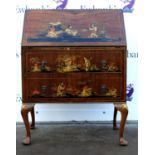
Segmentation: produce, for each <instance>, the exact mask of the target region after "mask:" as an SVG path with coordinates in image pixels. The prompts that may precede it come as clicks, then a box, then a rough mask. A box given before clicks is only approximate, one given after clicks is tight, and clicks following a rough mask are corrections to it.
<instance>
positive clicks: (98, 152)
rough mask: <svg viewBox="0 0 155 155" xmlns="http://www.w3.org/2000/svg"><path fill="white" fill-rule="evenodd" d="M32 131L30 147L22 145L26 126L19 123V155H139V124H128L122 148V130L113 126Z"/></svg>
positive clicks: (49, 127)
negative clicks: (124, 145)
mask: <svg viewBox="0 0 155 155" xmlns="http://www.w3.org/2000/svg"><path fill="white" fill-rule="evenodd" d="M36 127H37V128H36V129H35V130H31V133H32V141H31V145H29V146H24V145H22V143H21V142H22V139H23V137H24V135H25V128H24V126H23V124H17V139H16V144H17V147H16V151H17V153H16V154H17V155H138V125H137V123H133V124H132V123H129V124H126V128H125V137H126V139H127V140H128V142H129V145H128V146H127V147H122V146H119V144H118V136H119V130H112V124H110V123H88V122H87V123H86V122H81V123H78V122H72V123H47V124H37V125H36Z"/></svg>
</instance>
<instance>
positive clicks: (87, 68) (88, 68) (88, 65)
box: [84, 57, 99, 72]
mask: <svg viewBox="0 0 155 155" xmlns="http://www.w3.org/2000/svg"><path fill="white" fill-rule="evenodd" d="M84 63H85V71H86V72H88V71H98V70H99V68H98V67H96V65H94V64H92V63H91V61H90V59H88V58H86V57H84Z"/></svg>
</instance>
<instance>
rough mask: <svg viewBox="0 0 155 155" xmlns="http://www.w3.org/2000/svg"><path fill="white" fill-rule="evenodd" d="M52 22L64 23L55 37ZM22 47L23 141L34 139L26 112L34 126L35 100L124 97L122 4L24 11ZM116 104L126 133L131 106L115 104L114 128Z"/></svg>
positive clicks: (122, 99)
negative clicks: (107, 7) (127, 108)
mask: <svg viewBox="0 0 155 155" xmlns="http://www.w3.org/2000/svg"><path fill="white" fill-rule="evenodd" d="M77 21H78V22H77ZM60 23H61V24H60ZM91 24H92V25H91ZM49 25H50V26H51V25H56V26H55V28H56V29H61V31H58V30H54V35H56V37H53V36H48V35H49V32H51V31H52V30H51V28H49V29H50V30H48V26H49ZM67 25H68V27H67ZM70 25H71V26H72V29H71V27H70ZM57 26H59V27H57ZM94 27H95V28H94ZM56 33H57V34H56ZM70 33H71V34H70ZM60 34H61V35H60ZM66 34H67V37H66ZM50 35H51V34H50ZM52 35H53V34H52ZM79 36H80V37H79ZM63 37H64V39H62V38H63ZM65 37H66V38H65ZM21 50H22V94H23V97H22V99H23V103H24V105H27V106H24V107H22V117H23V120H24V123H25V127H26V131H27V135H26V139H25V141H24V143H25V144H29V143H30V126H29V121H28V112H31V116H32V125H31V128H35V114H34V107H31V108H29V106H28V105H31V104H32V103H33V104H35V103H42V104H44V103H83V104H87V103H94V102H98V103H104V102H106V103H118V105H122V103H125V102H126V51H127V50H126V38H125V29H124V21H123V14H122V10H115V9H114V10H84V11H81V10H64V11H57V10H29V11H26V13H25V20H24V30H23V38H22V47H21ZM117 110H118V111H120V112H121V115H122V118H121V125H120V139H122V138H123V133H124V125H125V121H126V117H127V112H126V111H125V110H124V109H121V108H118V107H117V106H115V111H114V122H113V124H114V128H116V114H117ZM120 141H122V140H120ZM120 143H121V142H120ZM122 144H125V142H124V139H123V142H122Z"/></svg>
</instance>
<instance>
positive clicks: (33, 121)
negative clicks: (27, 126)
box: [31, 107, 35, 129]
mask: <svg viewBox="0 0 155 155" xmlns="http://www.w3.org/2000/svg"><path fill="white" fill-rule="evenodd" d="M31 117H32V123H31V129H35V113H34V107H33V108H32V109H31Z"/></svg>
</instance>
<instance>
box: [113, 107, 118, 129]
mask: <svg viewBox="0 0 155 155" xmlns="http://www.w3.org/2000/svg"><path fill="white" fill-rule="evenodd" d="M116 119H117V108H116V107H114V116H113V129H114V130H117V129H118V127H117V122H116Z"/></svg>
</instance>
